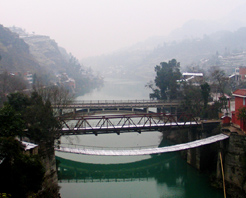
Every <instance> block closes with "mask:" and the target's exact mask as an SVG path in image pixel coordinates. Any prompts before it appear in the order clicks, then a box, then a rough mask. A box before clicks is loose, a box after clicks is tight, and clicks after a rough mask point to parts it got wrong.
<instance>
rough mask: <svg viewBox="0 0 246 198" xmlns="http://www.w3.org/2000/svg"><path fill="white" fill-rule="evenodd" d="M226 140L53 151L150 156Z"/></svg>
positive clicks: (222, 136) (215, 137) (223, 136)
mask: <svg viewBox="0 0 246 198" xmlns="http://www.w3.org/2000/svg"><path fill="white" fill-rule="evenodd" d="M227 138H229V136H227V135H225V134H219V135H215V136H211V137H208V138H204V139H201V140H196V141H193V142H188V143H184V144H178V145H172V146H166V147H161V148H148V149H135V150H104V149H102V150H95V149H86V148H84V149H83V148H82V149H79V148H68V147H59V148H55V150H56V151H60V152H66V153H75V154H83V155H104V156H129V155H150V154H159V153H167V152H174V151H181V150H186V149H191V148H195V147H199V146H203V145H207V144H211V143H214V142H218V141H222V140H225V139H227Z"/></svg>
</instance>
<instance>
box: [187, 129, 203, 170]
mask: <svg viewBox="0 0 246 198" xmlns="http://www.w3.org/2000/svg"><path fill="white" fill-rule="evenodd" d="M197 136H198V134H197V131H196V130H195V129H193V128H191V129H190V130H189V131H188V141H189V142H191V141H195V140H197V139H198V138H197ZM200 162H201V150H200V147H198V148H193V149H188V150H187V163H188V164H190V165H191V166H193V167H195V168H196V169H198V170H200V168H201V163H200Z"/></svg>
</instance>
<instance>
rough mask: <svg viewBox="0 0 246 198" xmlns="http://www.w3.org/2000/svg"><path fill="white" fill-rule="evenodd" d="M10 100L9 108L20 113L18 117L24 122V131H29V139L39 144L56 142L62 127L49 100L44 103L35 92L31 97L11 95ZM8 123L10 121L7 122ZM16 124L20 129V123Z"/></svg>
mask: <svg viewBox="0 0 246 198" xmlns="http://www.w3.org/2000/svg"><path fill="white" fill-rule="evenodd" d="M8 100H9V102H8V104H9V105H8V107H9V108H10V109H12V110H15V111H16V112H18V113H17V115H19V116H20V118H22V119H23V120H24V124H25V125H24V127H22V130H23V129H24V128H25V129H27V132H25V135H26V136H27V137H29V138H30V139H32V140H34V141H35V142H37V143H38V142H41V141H45V142H53V141H54V138H55V137H56V132H57V130H58V129H60V127H61V125H60V122H59V121H58V120H57V119H56V117H54V115H53V110H52V108H51V103H50V102H49V100H47V101H43V99H42V97H41V96H40V95H39V94H38V93H37V92H33V93H32V95H31V97H28V96H26V95H24V94H21V93H14V94H10V95H9V97H8ZM10 105H11V106H10ZM7 112H8V110H7ZM10 112H11V111H10ZM3 118H4V117H3ZM0 119H1V118H0ZM17 121H18V119H16V120H15V122H17ZM6 122H9V121H8V120H6ZM16 124H17V126H16V127H18V123H16ZM12 125H13V124H12V123H11V124H10V126H11V127H13V126H15V125H13V126H12ZM6 126H7V125H6Z"/></svg>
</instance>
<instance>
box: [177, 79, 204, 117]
mask: <svg viewBox="0 0 246 198" xmlns="http://www.w3.org/2000/svg"><path fill="white" fill-rule="evenodd" d="M182 98H183V100H182V105H181V107H180V109H181V110H182V111H183V112H186V113H187V114H192V115H193V116H198V117H200V116H201V112H202V94H201V88H200V87H199V86H194V85H192V84H190V83H186V82H183V83H182Z"/></svg>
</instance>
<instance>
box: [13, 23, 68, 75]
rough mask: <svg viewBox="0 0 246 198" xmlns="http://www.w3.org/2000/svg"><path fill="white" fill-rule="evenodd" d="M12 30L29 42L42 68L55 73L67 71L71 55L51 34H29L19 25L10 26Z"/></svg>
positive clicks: (31, 50) (31, 51) (32, 52)
mask: <svg viewBox="0 0 246 198" xmlns="http://www.w3.org/2000/svg"><path fill="white" fill-rule="evenodd" d="M10 30H11V31H13V32H15V33H17V34H18V35H19V36H20V38H22V39H23V40H24V41H25V43H27V44H28V46H29V50H30V53H31V54H32V55H33V56H34V57H35V59H36V60H37V61H38V63H39V64H40V65H41V66H42V68H45V69H46V70H48V71H49V70H51V71H52V72H54V73H57V72H65V67H66V65H67V64H68V61H69V55H68V54H67V52H66V50H65V49H63V48H61V47H59V46H58V44H57V43H56V42H55V40H52V39H51V38H50V37H49V36H44V35H35V34H28V33H26V32H25V31H24V30H23V29H21V28H18V27H10Z"/></svg>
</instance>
